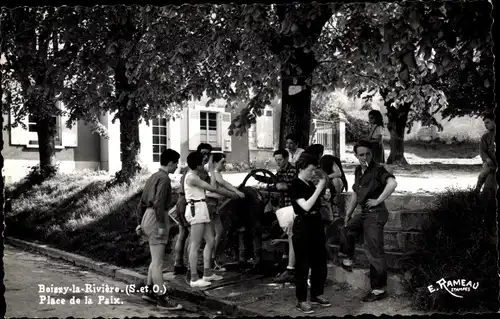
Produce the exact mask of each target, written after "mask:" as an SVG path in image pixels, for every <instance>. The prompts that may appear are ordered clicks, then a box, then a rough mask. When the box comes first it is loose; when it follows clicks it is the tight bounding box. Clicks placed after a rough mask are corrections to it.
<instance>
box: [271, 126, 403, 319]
mask: <svg viewBox="0 0 500 319" xmlns="http://www.w3.org/2000/svg"><path fill="white" fill-rule="evenodd" d="M374 124H375V123H374ZM373 131H375V130H373ZM373 131H372V133H371V134H370V135H371V136H373V135H375V134H374V132H373ZM297 141H298V139H297V137H296V136H295V135H289V136H287V149H280V150H277V151H275V152H274V158H275V161H276V163H277V165H278V167H279V168H278V172H277V174H276V176H277V180H278V183H277V189H278V190H280V191H286V195H285V196H284V197H283V200H282V201H281V203H280V206H281V207H280V208H279V209H278V210H277V211H276V216H277V219H278V222H279V224H280V226H281V227H282V229H283V231H284V233H285V234H286V235H287V237H288V239H287V241H288V243H289V250H288V254H286V260H287V261H288V265H287V267H286V270H285V271H284V272H283V273H281V274H280V275H278V277H277V278H276V279H277V281H281V282H283V281H292V282H294V283H295V285H296V298H297V309H299V310H300V311H302V312H304V313H306V314H310V313H313V312H314V310H313V307H312V305H314V304H317V305H320V306H325V307H327V306H330V303H329V301H328V300H327V299H326V298H324V297H323V292H324V287H325V282H326V277H327V247H326V244H327V243H326V238H325V231H326V228H327V227H328V226H329V225H330V224H331V223H332V222H333V219H334V218H335V217H338V216H339V204H340V202H339V198H340V194H341V193H342V192H343V191H344V190H345V191H347V190H348V184H347V180H346V178H345V174H344V171H343V168H342V164H341V162H340V159H339V158H338V157H335V156H332V155H323V152H324V147H323V146H322V145H320V144H313V145H311V146H309V147H308V148H306V149H305V150H304V149H301V148H298V147H297V145H298V143H297ZM379 145H380V143H379V142H378V141H373V140H371V139H368V140H364V141H360V142H359V143H357V144H356V145H355V146H354V152H355V154H356V157H357V158H358V160H359V163H360V165H359V166H358V167H357V168H356V170H355V183H354V185H353V187H352V189H353V191H354V192H353V195H352V196H351V199H350V202H349V203H348V207H347V210H346V215H345V217H344V227H343V229H342V232H343V236H341V238H342V240H341V249H340V250H341V252H340V255H341V256H340V257H341V258H342V261H341V266H342V267H343V268H344V269H345V270H347V271H352V264H353V259H354V247H355V243H356V240H357V238H359V236H360V235H361V233H364V237H365V242H366V243H367V250H368V258H369V261H370V280H371V287H372V289H371V291H370V292H369V293H367V294H366V295H365V296H364V297H363V301H365V302H369V301H375V300H379V299H382V298H384V297H385V296H386V291H385V286H386V283H387V270H386V268H387V266H386V262H385V258H384V243H383V228H384V225H385V223H386V222H387V218H388V211H387V208H386V207H385V205H384V200H385V199H387V197H389V196H390V195H391V194H392V193H393V192H394V190H395V189H396V186H397V183H396V180H395V177H394V175H392V174H391V173H389V172H388V171H387V170H386V169H385V167H384V166H383V165H382V164H381V163H379V162H378V160H380V155H378V156H379V157H378V158H377V160H376V159H375V156H374V155H373V154H374V153H376V152H377V151H380V148H378V146H379ZM374 150H375V151H374ZM382 151H383V149H382ZM357 206H361V213H360V214H354V210H355V208H356V207H357ZM308 287H309V288H310V298H309V301H307V288H308Z"/></svg>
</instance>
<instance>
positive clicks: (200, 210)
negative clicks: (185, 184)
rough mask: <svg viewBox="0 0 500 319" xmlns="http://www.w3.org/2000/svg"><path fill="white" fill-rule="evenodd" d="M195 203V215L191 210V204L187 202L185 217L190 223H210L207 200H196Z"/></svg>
mask: <svg viewBox="0 0 500 319" xmlns="http://www.w3.org/2000/svg"><path fill="white" fill-rule="evenodd" d="M193 205H194V217H193V214H192V212H191V207H192V206H191V204H187V206H186V212H185V213H184V217H186V221H187V222H188V223H189V225H196V224H203V223H210V213H209V212H208V206H207V203H206V202H196V203H194V204H193Z"/></svg>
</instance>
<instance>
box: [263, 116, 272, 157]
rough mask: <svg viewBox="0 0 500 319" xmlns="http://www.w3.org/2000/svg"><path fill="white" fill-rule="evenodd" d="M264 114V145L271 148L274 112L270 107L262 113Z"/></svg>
mask: <svg viewBox="0 0 500 319" xmlns="http://www.w3.org/2000/svg"><path fill="white" fill-rule="evenodd" d="M264 115H265V116H266V123H267V125H266V128H267V132H266V142H265V143H266V147H267V148H273V147H274V116H273V115H274V112H273V110H272V109H267V110H266V113H265V114H264Z"/></svg>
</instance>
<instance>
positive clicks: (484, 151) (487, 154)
mask: <svg viewBox="0 0 500 319" xmlns="http://www.w3.org/2000/svg"><path fill="white" fill-rule="evenodd" d="M483 123H484V126H485V127H486V129H487V130H488V132H487V133H485V134H483V136H482V137H481V143H480V144H479V155H480V156H481V159H482V160H483V168H482V170H481V173H480V174H479V177H478V181H477V185H476V192H478V193H479V192H480V191H481V188H483V185H485V184H486V182H487V181H488V179H490V180H491V181H494V179H495V171H496V169H497V158H496V154H495V152H496V144H495V136H496V124H495V118H494V114H491V113H488V114H486V115H485V116H484V117H483ZM489 184H492V183H491V182H490V183H488V184H487V185H486V187H485V191H489V189H488V187H490V188H491V186H490V185H489ZM494 184H495V185H494V187H493V188H494V191H495V192H496V182H495V181H494Z"/></svg>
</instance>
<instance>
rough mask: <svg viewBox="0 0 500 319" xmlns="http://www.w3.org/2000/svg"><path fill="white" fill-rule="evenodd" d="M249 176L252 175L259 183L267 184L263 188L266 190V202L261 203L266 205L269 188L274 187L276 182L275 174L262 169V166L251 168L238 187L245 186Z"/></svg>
mask: <svg viewBox="0 0 500 319" xmlns="http://www.w3.org/2000/svg"><path fill="white" fill-rule="evenodd" d="M251 177H253V178H254V179H255V180H256V181H258V182H259V183H263V184H266V185H267V187H266V188H265V189H266V190H267V192H268V196H267V199H266V202H264V203H263V205H264V206H265V205H267V204H268V203H269V201H270V200H271V190H272V189H273V188H275V187H276V184H277V182H278V180H277V178H276V175H274V174H273V173H272V172H270V171H269V170H267V169H264V168H257V169H254V170H251V171H250V172H249V173H248V174H247V176H246V177H245V179H244V180H243V182H242V183H241V184H240V186H239V187H238V189H241V188H242V187H245V186H246V183H247V181H248V180H249V179H250V178H251Z"/></svg>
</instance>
